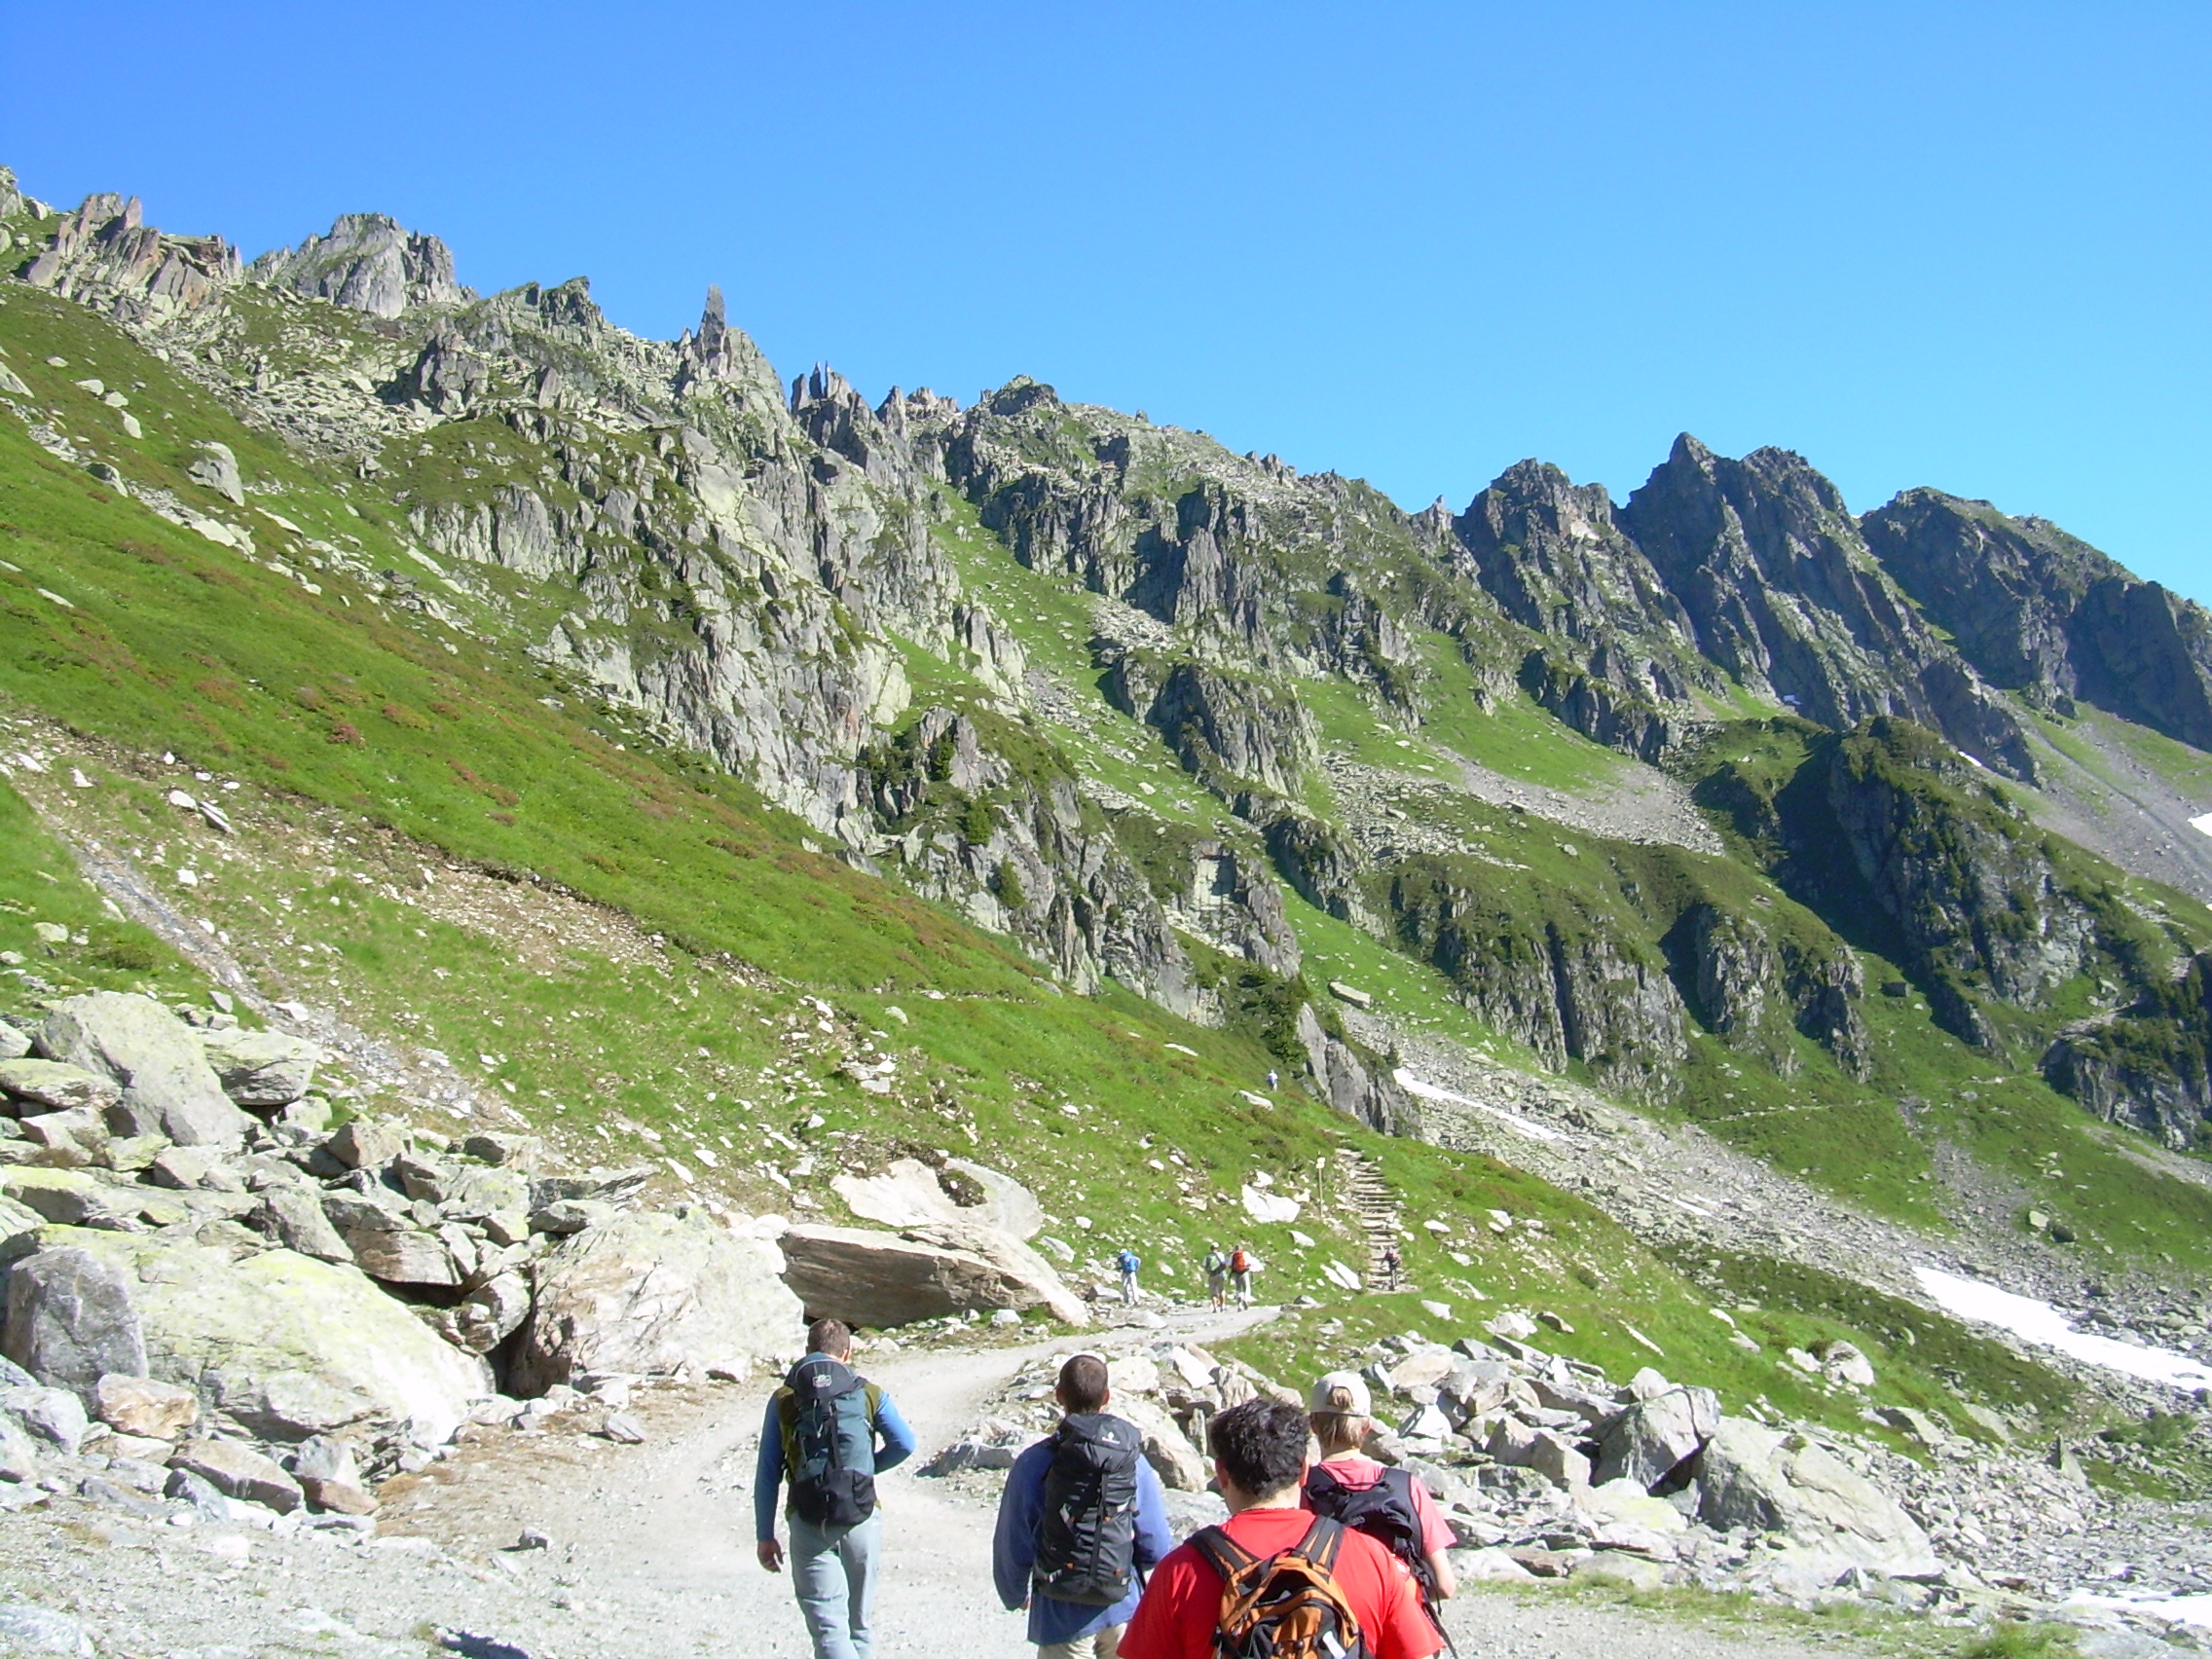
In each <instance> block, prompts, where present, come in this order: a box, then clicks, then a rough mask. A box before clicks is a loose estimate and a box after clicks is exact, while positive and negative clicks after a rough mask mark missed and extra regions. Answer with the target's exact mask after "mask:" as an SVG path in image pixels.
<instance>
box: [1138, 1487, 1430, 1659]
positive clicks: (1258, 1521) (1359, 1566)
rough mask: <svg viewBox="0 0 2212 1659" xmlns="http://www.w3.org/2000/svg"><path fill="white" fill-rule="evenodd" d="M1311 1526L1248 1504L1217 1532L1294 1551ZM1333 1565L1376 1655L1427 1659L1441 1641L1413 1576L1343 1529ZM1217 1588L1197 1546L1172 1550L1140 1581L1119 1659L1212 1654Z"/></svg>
mask: <svg viewBox="0 0 2212 1659" xmlns="http://www.w3.org/2000/svg"><path fill="white" fill-rule="evenodd" d="M1312 1525H1313V1516H1312V1513H1311V1512H1310V1511H1309V1510H1305V1509H1247V1510H1245V1511H1244V1512H1243V1513H1242V1514H1240V1515H1232V1516H1231V1517H1230V1518H1229V1520H1228V1522H1227V1523H1226V1524H1225V1525H1224V1527H1223V1529H1222V1530H1224V1531H1226V1532H1227V1533H1228V1534H1229V1535H1230V1536H1231V1537H1232V1538H1234V1539H1235V1541H1236V1542H1237V1543H1238V1544H1239V1545H1240V1546H1242V1547H1243V1548H1245V1549H1247V1550H1250V1551H1251V1552H1252V1553H1253V1554H1254V1555H1256V1556H1272V1555H1276V1554H1279V1553H1280V1552H1282V1551H1283V1550H1287V1549H1292V1548H1295V1547H1296V1546H1297V1544H1298V1543H1299V1541H1300V1540H1301V1539H1302V1538H1304V1537H1305V1536H1306V1533H1307V1531H1308V1530H1309V1529H1310V1528H1311V1527H1312ZM1332 1570H1333V1571H1334V1572H1335V1574H1336V1579H1337V1584H1338V1587H1339V1588H1340V1589H1342V1590H1343V1591H1344V1593H1345V1600H1346V1602H1348V1603H1350V1604H1351V1610H1352V1615H1353V1617H1355V1618H1357V1619H1358V1620H1359V1633H1360V1635H1361V1637H1363V1638H1364V1639H1365V1641H1366V1642H1367V1651H1368V1652H1369V1653H1370V1654H1372V1655H1374V1659H1429V1656H1430V1655H1431V1654H1433V1653H1435V1652H1436V1651H1437V1650H1438V1649H1439V1648H1441V1647H1442V1646H1443V1645H1444V1639H1443V1638H1442V1637H1441V1636H1439V1635H1437V1633H1436V1626H1435V1625H1433V1624H1431V1623H1430V1622H1429V1619H1428V1615H1427V1614H1426V1613H1424V1612H1422V1611H1421V1607H1420V1594H1419V1591H1418V1590H1416V1589H1415V1588H1414V1580H1413V1575H1412V1574H1411V1573H1409V1572H1408V1571H1407V1570H1406V1569H1405V1567H1404V1565H1403V1564H1402V1563H1400V1562H1399V1560H1398V1558H1397V1557H1396V1556H1393V1555H1392V1554H1391V1553H1390V1552H1389V1551H1388V1550H1386V1549H1384V1548H1383V1546H1382V1545H1381V1544H1379V1543H1377V1542H1376V1541H1375V1540H1374V1539H1373V1538H1369V1537H1363V1536H1362V1535H1361V1534H1359V1533H1357V1532H1346V1534H1345V1538H1344V1544H1343V1546H1342V1547H1341V1548H1340V1549H1339V1550H1338V1551H1337V1564H1336V1567H1334V1568H1333V1569H1332ZM1221 1592H1222V1582H1221V1574H1220V1573H1218V1572H1216V1571H1214V1569H1213V1567H1212V1565H1211V1564H1210V1563H1208V1562H1207V1561H1206V1559H1205V1557H1203V1556H1201V1555H1200V1554H1198V1549H1197V1548H1196V1546H1194V1545H1191V1544H1184V1545H1183V1546H1182V1547H1181V1548H1179V1549H1177V1550H1175V1551H1174V1552H1173V1553H1171V1554H1170V1555H1169V1556H1168V1558H1167V1559H1166V1560H1165V1561H1163V1562H1161V1564H1160V1566H1159V1567H1158V1568H1157V1569H1155V1571H1154V1572H1153V1575H1152V1578H1151V1581H1150V1582H1148V1583H1147V1584H1146V1585H1145V1590H1144V1600H1143V1601H1142V1602H1140V1603H1138V1604H1137V1610H1136V1616H1135V1617H1133V1618H1131V1619H1130V1620H1129V1626H1128V1629H1127V1630H1125V1631H1124V1632H1123V1633H1122V1659H1212V1655H1213V1638H1214V1631H1215V1629H1216V1628H1217V1626H1218V1624H1219V1621H1220V1617H1221Z"/></svg>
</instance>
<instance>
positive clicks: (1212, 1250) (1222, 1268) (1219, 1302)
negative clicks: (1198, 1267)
mask: <svg viewBox="0 0 2212 1659" xmlns="http://www.w3.org/2000/svg"><path fill="white" fill-rule="evenodd" d="M1205 1270H1206V1295H1207V1296H1208V1297H1210V1298H1211V1299H1212V1301H1213V1310H1214V1311H1215V1312H1216V1313H1219V1312H1220V1311H1221V1310H1222V1309H1224V1308H1227V1307H1228V1306H1229V1255H1228V1253H1227V1252H1226V1251H1224V1250H1223V1249H1222V1247H1221V1246H1220V1245H1219V1244H1208V1245H1207V1246H1206V1260H1205Z"/></svg>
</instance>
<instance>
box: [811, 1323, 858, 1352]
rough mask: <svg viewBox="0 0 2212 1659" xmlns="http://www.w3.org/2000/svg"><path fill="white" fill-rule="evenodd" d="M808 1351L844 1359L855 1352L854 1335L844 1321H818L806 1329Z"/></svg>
mask: <svg viewBox="0 0 2212 1659" xmlns="http://www.w3.org/2000/svg"><path fill="white" fill-rule="evenodd" d="M806 1351H807V1352H808V1353H826V1354H828V1355H829V1356H830V1358H831V1359H843V1358H845V1357H846V1356H847V1355H848V1354H850V1353H851V1352H852V1351H853V1333H852V1331H851V1330H850V1329H848V1328H847V1326H846V1324H845V1322H844V1320H842V1319H817V1320H815V1321H814V1323H813V1324H811V1325H809V1326H807V1328H806Z"/></svg>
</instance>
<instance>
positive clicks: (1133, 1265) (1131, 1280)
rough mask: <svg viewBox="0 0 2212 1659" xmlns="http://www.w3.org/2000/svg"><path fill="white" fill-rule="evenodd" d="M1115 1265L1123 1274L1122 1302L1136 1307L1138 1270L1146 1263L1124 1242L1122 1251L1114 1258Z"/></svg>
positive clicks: (1130, 1306)
mask: <svg viewBox="0 0 2212 1659" xmlns="http://www.w3.org/2000/svg"><path fill="white" fill-rule="evenodd" d="M1114 1266H1115V1267H1116V1268H1117V1269H1118V1270H1119V1271H1120V1272H1121V1275H1122V1302H1123V1304H1124V1306H1126V1307H1129V1308H1134V1307H1135V1306H1136V1305H1137V1270H1138V1269H1139V1268H1141V1267H1143V1266H1144V1263H1143V1262H1141V1261H1139V1260H1138V1259H1137V1253H1136V1252H1135V1251H1134V1250H1132V1249H1130V1248H1129V1247H1128V1246H1127V1245H1126V1244H1124V1245H1123V1246H1122V1253H1121V1254H1120V1255H1119V1256H1116V1257H1115V1258H1114Z"/></svg>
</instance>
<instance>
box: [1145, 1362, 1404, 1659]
mask: <svg viewBox="0 0 2212 1659" xmlns="http://www.w3.org/2000/svg"><path fill="white" fill-rule="evenodd" d="M1306 1434H1307V1423H1306V1414H1305V1413H1304V1412H1302V1411H1300V1410H1299V1409H1298V1408H1297V1407H1296V1406H1293V1405H1287V1404H1285V1403H1284V1402H1283V1401H1281V1400H1276V1399H1272V1398H1270V1397H1268V1396H1266V1395H1262V1396H1261V1397H1260V1398H1258V1399H1255V1400H1247V1401H1245V1402H1244V1404H1242V1405H1240V1406H1232V1407H1231V1408H1230V1409H1229V1410H1228V1411H1225V1412H1223V1413H1221V1414H1220V1415H1219V1416H1217V1417H1215V1418H1214V1419H1213V1421H1212V1423H1211V1424H1210V1425H1209V1426H1208V1428H1207V1431H1206V1439H1207V1443H1208V1444H1209V1445H1210V1446H1211V1448H1212V1450H1213V1468H1214V1479H1215V1482H1216V1484H1218V1485H1219V1486H1220V1488H1221V1496H1222V1501H1223V1502H1225V1503H1226V1504H1228V1506H1229V1519H1228V1520H1227V1521H1225V1522H1223V1523H1222V1524H1221V1525H1220V1526H1218V1527H1207V1528H1205V1529H1203V1530H1200V1531H1198V1532H1196V1533H1194V1534H1193V1535H1192V1537H1191V1540H1190V1542H1188V1543H1186V1544H1184V1545H1183V1546H1182V1547H1181V1548H1180V1549H1178V1550H1176V1551H1175V1552H1174V1553H1173V1554H1172V1555H1170V1556H1169V1557H1168V1558H1167V1559H1166V1560H1165V1561H1163V1562H1161V1564H1160V1570H1159V1571H1157V1572H1155V1573H1154V1574H1153V1575H1152V1581H1151V1582H1150V1583H1149V1584H1147V1585H1146V1586H1145V1592H1144V1600H1143V1601H1142V1602H1140V1603H1139V1604H1137V1610H1136V1616H1135V1617H1134V1618H1132V1619H1130V1620H1129V1628H1128V1629H1127V1630H1126V1631H1124V1632H1123V1634H1122V1647H1121V1656H1120V1659H1264V1656H1265V1659H1337V1656H1339V1655H1352V1654H1357V1655H1361V1656H1362V1659H1429V1656H1430V1655H1431V1654H1433V1653H1435V1652H1436V1651H1437V1650H1438V1649H1439V1648H1441V1647H1442V1646H1443V1645H1444V1638H1443V1637H1442V1636H1441V1635H1439V1634H1438V1632H1437V1629H1436V1626H1435V1625H1434V1624H1433V1623H1432V1622H1431V1621H1430V1620H1429V1618H1428V1615H1427V1614H1426V1613H1424V1612H1423V1611H1422V1610H1421V1604H1420V1595H1419V1592H1418V1591H1417V1590H1416V1589H1415V1587H1414V1581H1413V1578H1412V1575H1411V1574H1409V1573H1408V1572H1407V1571H1406V1568H1405V1567H1404V1565H1403V1564H1402V1563H1400V1562H1399V1560H1398V1559H1397V1557H1395V1556H1393V1555H1392V1554H1391V1553H1390V1552H1389V1551H1388V1550H1386V1549H1384V1548H1383V1546H1382V1545H1381V1544H1379V1543H1377V1542H1376V1541H1375V1540H1374V1539H1373V1538H1370V1537H1367V1536H1366V1535H1364V1534H1363V1533H1359V1532H1354V1531H1351V1530H1348V1529H1347V1528H1345V1527H1343V1526H1341V1525H1339V1524H1338V1523H1337V1522H1334V1521H1330V1520H1327V1519H1325V1518H1323V1517H1321V1516H1318V1515H1315V1514H1313V1513H1312V1512H1311V1511H1309V1510H1307V1509H1304V1508H1302V1507H1300V1504H1299V1495H1300V1494H1299V1482H1300V1481H1301V1480H1302V1479H1303V1478H1304V1476H1305V1473H1306Z"/></svg>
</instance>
